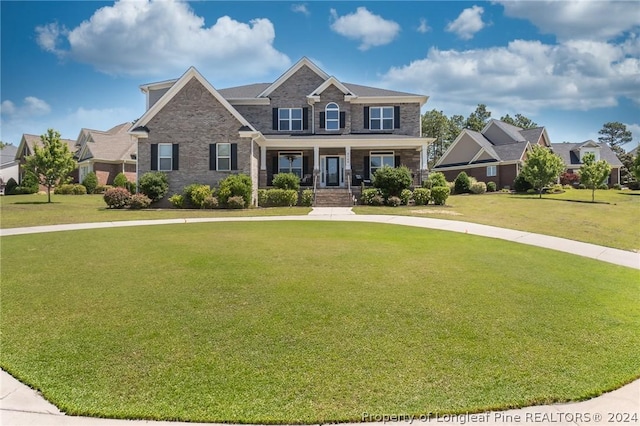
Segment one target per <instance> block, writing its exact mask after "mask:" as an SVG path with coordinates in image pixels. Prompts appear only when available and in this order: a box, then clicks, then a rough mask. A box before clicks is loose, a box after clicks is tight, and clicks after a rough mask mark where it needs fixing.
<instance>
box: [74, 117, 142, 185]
mask: <svg viewBox="0 0 640 426" xmlns="http://www.w3.org/2000/svg"><path fill="white" fill-rule="evenodd" d="M130 128H131V123H129V122H127V123H122V124H119V125H117V126H115V127H113V128H111V129H109V130H107V131H101V130H92V129H82V130H80V134H79V135H78V140H77V146H78V151H77V155H76V157H77V160H78V179H79V181H80V182H82V181H83V180H84V178H85V177H86V176H87V174H88V173H90V172H94V173H95V174H96V177H97V178H98V184H100V185H111V184H113V179H114V178H115V177H116V175H117V174H118V173H121V172H122V173H124V174H125V175H126V176H127V179H128V180H129V181H132V182H135V180H136V144H135V139H134V138H132V137H131V136H130V135H129V133H128V130H129V129H130Z"/></svg>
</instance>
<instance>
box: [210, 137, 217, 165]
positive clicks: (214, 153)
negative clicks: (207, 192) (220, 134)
mask: <svg viewBox="0 0 640 426" xmlns="http://www.w3.org/2000/svg"><path fill="white" fill-rule="evenodd" d="M217 160H218V153H217V151H216V144H215V143H210V144H209V170H216V169H217Z"/></svg>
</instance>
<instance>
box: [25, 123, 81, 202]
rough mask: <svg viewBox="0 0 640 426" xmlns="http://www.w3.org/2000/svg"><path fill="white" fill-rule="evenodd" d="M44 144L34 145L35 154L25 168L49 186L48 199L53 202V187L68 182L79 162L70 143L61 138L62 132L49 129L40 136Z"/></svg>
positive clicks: (29, 157)
mask: <svg viewBox="0 0 640 426" xmlns="http://www.w3.org/2000/svg"><path fill="white" fill-rule="evenodd" d="M40 141H41V142H42V146H40V145H38V144H36V145H35V146H34V147H33V155H30V156H28V157H27V158H26V163H25V164H24V166H23V167H24V169H25V171H27V172H28V173H32V174H33V175H34V176H35V177H36V179H37V180H38V183H39V184H40V185H43V186H45V187H46V188H47V199H48V202H49V203H50V202H51V188H55V187H56V186H58V185H61V184H64V183H66V181H67V179H68V176H69V173H71V172H72V171H73V170H74V169H75V168H76V167H78V163H77V162H76V160H74V158H73V153H72V152H71V151H69V145H67V144H66V143H64V142H62V141H61V140H60V133H58V132H57V131H56V130H53V129H49V130H47V133H46V134H44V135H42V136H40Z"/></svg>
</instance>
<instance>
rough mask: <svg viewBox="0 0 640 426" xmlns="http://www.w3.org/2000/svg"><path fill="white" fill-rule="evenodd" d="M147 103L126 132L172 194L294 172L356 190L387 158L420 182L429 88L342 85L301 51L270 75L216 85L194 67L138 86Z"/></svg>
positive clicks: (141, 167) (143, 167) (259, 183)
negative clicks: (418, 91)
mask: <svg viewBox="0 0 640 426" xmlns="http://www.w3.org/2000/svg"><path fill="white" fill-rule="evenodd" d="M140 88H141V90H142V92H143V93H145V94H146V96H147V111H146V113H145V114H144V115H143V116H142V117H141V118H140V119H139V120H138V121H137V122H136V124H135V125H134V128H133V129H132V130H131V131H130V132H129V133H130V134H131V135H133V136H134V137H135V138H136V139H137V142H138V177H140V176H142V174H144V173H146V172H149V171H152V170H160V171H165V172H167V175H168V177H169V185H170V188H169V193H170V194H171V193H179V192H181V191H182V189H183V187H184V186H186V185H188V184H191V183H204V184H210V185H216V184H217V183H218V182H219V181H220V180H222V179H224V178H225V177H227V176H228V175H230V174H232V173H246V174H248V175H249V176H251V179H252V182H253V187H254V202H255V199H256V198H257V188H258V187H268V186H269V185H271V182H272V179H273V176H274V175H276V174H278V173H283V172H291V173H295V174H296V175H298V176H299V177H300V178H301V180H302V184H303V185H308V186H309V187H311V188H313V189H314V191H315V190H319V189H320V188H336V190H335V191H337V192H338V193H344V194H345V195H347V197H345V198H344V199H345V200H348V201H349V202H350V201H351V196H352V195H357V194H358V193H359V188H360V185H361V183H369V182H370V179H371V176H372V174H373V173H374V172H375V171H376V170H377V169H378V168H380V167H382V166H383V165H389V166H399V165H406V166H407V167H408V168H409V169H411V171H412V173H413V175H414V184H416V185H419V184H420V183H421V180H422V178H423V177H426V172H427V171H426V167H427V166H426V164H427V158H426V154H427V145H428V144H429V143H430V142H432V141H433V139H429V138H422V137H421V136H422V135H421V125H420V108H421V107H422V105H424V104H425V102H426V101H427V96H422V95H415V94H410V93H403V92H396V91H391V90H385V89H379V88H374V87H368V86H361V85H357V84H351V83H344V82H341V81H339V80H338V79H336V78H335V77H333V76H329V75H328V74H326V73H325V72H324V71H322V70H321V69H320V68H318V67H317V66H316V65H315V64H314V63H312V62H311V61H309V60H308V59H307V58H302V59H301V60H300V61H298V62H297V63H296V64H295V65H294V66H293V67H291V68H290V69H289V70H288V71H286V72H285V73H284V74H283V75H282V76H281V77H280V78H278V79H277V80H276V81H275V82H272V83H261V84H249V85H246V86H239V87H232V88H227V89H221V90H217V89H215V88H214V87H213V86H212V85H211V84H210V83H209V82H208V81H207V80H206V79H205V78H204V77H203V76H202V75H201V74H200V73H199V72H198V71H197V70H196V69H195V68H193V67H191V68H189V69H188V70H187V71H186V72H185V74H184V75H183V76H182V77H180V78H179V79H177V80H169V81H163V82H159V83H152V84H146V85H143V86H141V87H140Z"/></svg>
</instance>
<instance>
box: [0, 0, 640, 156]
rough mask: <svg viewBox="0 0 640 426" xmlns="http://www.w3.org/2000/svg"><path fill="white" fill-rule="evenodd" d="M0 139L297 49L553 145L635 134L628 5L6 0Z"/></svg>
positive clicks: (235, 75)
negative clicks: (525, 128)
mask: <svg viewBox="0 0 640 426" xmlns="http://www.w3.org/2000/svg"><path fill="white" fill-rule="evenodd" d="M0 8H1V9H0V12H1V43H2V45H1V60H2V62H1V99H0V101H1V103H2V115H1V120H2V121H1V128H0V138H1V139H2V141H4V142H11V143H13V144H14V145H17V144H18V143H19V141H20V137H21V135H22V134H23V133H32V134H42V133H44V132H45V131H46V129H47V128H55V129H57V130H58V131H60V132H61V134H62V136H63V137H65V138H70V139H75V138H76V137H77V136H78V133H79V131H80V129H81V128H82V127H87V128H94V129H104V130H106V129H108V128H110V127H113V126H114V125H116V124H119V123H122V122H125V121H131V120H134V119H136V118H138V117H140V116H141V115H142V114H143V113H144V107H145V100H144V96H143V94H142V93H141V92H140V91H139V88H138V86H139V85H141V84H144V83H149V82H154V81H161V80H165V79H170V78H177V77H179V76H180V75H181V74H182V73H183V72H184V71H186V69H187V68H188V67H189V66H191V65H194V66H196V68H198V70H199V71H200V72H201V73H202V74H203V75H204V76H205V77H206V78H207V79H208V80H209V81H210V82H211V83H212V84H213V85H214V87H217V88H224V87H230V86H235V85H242V84H249V83H257V82H272V81H274V80H275V79H277V78H278V76H280V75H281V74H282V73H283V72H284V71H286V69H288V67H290V66H291V65H292V64H294V63H295V62H296V61H297V60H299V59H300V58H301V57H302V56H307V57H308V58H310V59H311V60H312V61H314V62H315V63H316V64H317V65H319V66H320V67H321V68H322V69H324V70H325V71H326V72H327V73H329V74H330V75H335V76H336V77H337V78H338V79H339V80H341V81H345V82H350V83H357V84H365V85H372V86H377V87H385V88H390V89H395V90H402V91H408V92H412V93H418V94H425V95H428V96H429V97H430V98H429V101H428V102H427V104H426V105H425V107H424V110H425V111H426V110H430V109H433V108H436V109H439V110H442V111H443V112H444V113H445V114H447V115H452V114H461V115H464V116H468V115H469V113H471V112H472V111H473V110H474V109H475V107H476V105H477V104H479V103H484V104H486V105H487V107H488V109H489V110H490V111H492V116H493V117H495V118H499V117H500V116H502V115H504V114H506V113H509V114H511V115H512V116H513V115H514V114H516V113H521V114H524V115H526V116H528V117H529V118H531V119H533V120H534V121H536V122H537V123H538V124H540V125H544V126H546V127H547V130H548V133H549V136H550V138H551V140H552V142H562V141H570V142H580V141H583V140H586V139H597V137H598V130H600V129H601V128H602V125H603V124H604V123H605V122H608V121H620V122H623V123H624V124H626V125H627V128H628V129H629V130H631V131H632V132H633V143H632V144H629V145H628V146H627V147H626V148H628V149H630V148H632V147H634V146H635V145H637V144H638V141H640V7H638V3H637V2H635V1H629V2H618V1H521V2H515V1H494V2H481V1H477V2H466V1H448V2H443V1H393V2H392V1H373V2H367V1H342V2H333V1H308V2H284V1H283V2H275V1H261V2H249V1H234V2H224V1H199V2H178V1H173V0H162V1H146V0H134V1H116V2H113V1H111V2H98V1H79V2H74V1H67V2H58V1H45V2H29V1H15V2H14V1H2V2H1V3H0Z"/></svg>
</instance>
